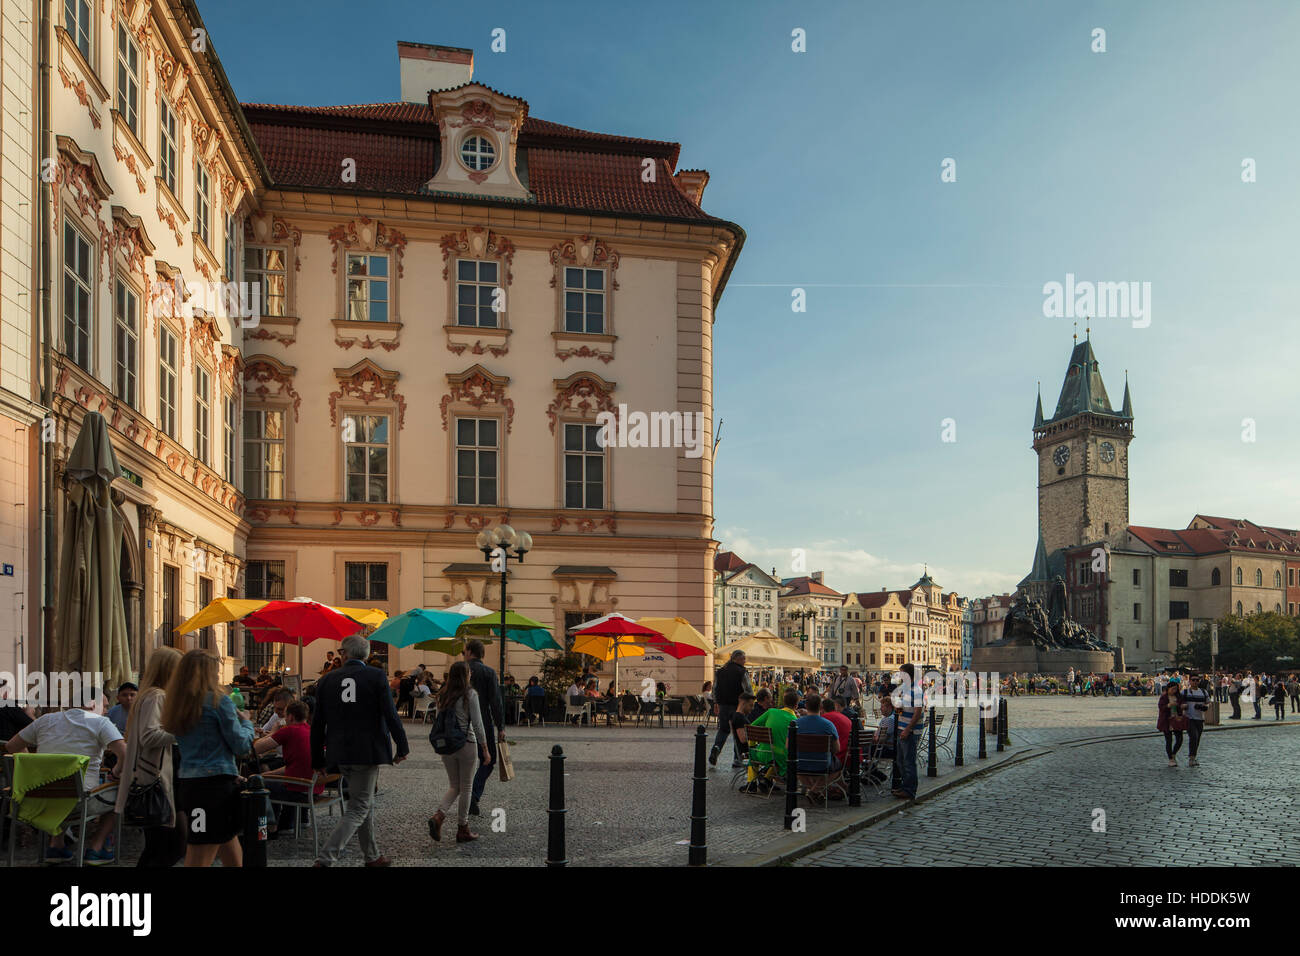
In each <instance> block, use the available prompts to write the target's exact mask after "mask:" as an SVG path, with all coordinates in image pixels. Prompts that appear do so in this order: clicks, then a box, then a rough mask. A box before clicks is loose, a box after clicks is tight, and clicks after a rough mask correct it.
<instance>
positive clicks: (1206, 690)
mask: <svg viewBox="0 0 1300 956" xmlns="http://www.w3.org/2000/svg"><path fill="white" fill-rule="evenodd" d="M1213 692H1214V691H1213V686H1212V685H1211V683H1210V682H1209V681H1208V680H1205V679H1202V680H1201V681H1200V682H1199V683H1197V682H1192V683H1190V685H1189V686H1188V688H1187V690H1185V691H1183V694H1182V696H1181V697H1180V698H1179V700H1180V702H1181V703H1182V705H1183V714H1184V715H1185V716H1186V717H1187V766H1189V767H1195V766H1198V761H1197V759H1196V754H1197V752H1198V751H1199V750H1200V749H1201V734H1202V733H1204V732H1205V712H1206V711H1207V710H1209V709H1210V696H1211V694H1213Z"/></svg>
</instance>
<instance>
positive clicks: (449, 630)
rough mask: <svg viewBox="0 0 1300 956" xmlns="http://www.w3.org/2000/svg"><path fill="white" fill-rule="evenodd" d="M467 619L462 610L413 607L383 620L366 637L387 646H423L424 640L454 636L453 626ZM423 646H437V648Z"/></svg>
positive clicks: (459, 624) (438, 639) (458, 625)
mask: <svg viewBox="0 0 1300 956" xmlns="http://www.w3.org/2000/svg"><path fill="white" fill-rule="evenodd" d="M467 620H468V618H467V617H466V616H465V615H464V614H456V613H453V612H451V611H435V610H431V609H429V608H423V607H415V608H411V610H409V611H407V612H406V613H404V614H398V615H395V616H394V617H390V618H389V619H388V620H386V621H384V623H382V624H380V625H379V627H378V628H376V629H375V632H374V633H373V634H371V635H370V639H371V640H372V641H381V642H383V643H384V644H387V645H388V646H389V647H410V646H411V645H412V644H414V645H416V646H419V647H423V645H424V644H426V643H430V642H435V641H440V640H441V641H447V640H449V639H452V638H454V637H455V635H456V628H458V627H460V626H461V625H462V624H464V623H465V621H467ZM424 649H426V650H437V649H438V648H424ZM444 653H445V652H444Z"/></svg>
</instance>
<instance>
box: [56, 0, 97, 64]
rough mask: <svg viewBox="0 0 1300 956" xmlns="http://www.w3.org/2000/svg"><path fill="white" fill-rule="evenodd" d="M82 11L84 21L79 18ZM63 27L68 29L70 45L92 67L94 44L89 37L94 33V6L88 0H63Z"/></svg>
mask: <svg viewBox="0 0 1300 956" xmlns="http://www.w3.org/2000/svg"><path fill="white" fill-rule="evenodd" d="M83 13H84V14H85V15H86V19H85V22H84V23H83V22H82V18H81V14H83ZM63 29H65V30H67V31H68V36H70V37H71V38H72V45H73V46H75V47H76V48H77V50H78V51H79V52H80V53H81V55H82V56H83V57H85V59H86V62H87V63H89V64H90V66H91V67H92V68H93V67H94V65H95V64H94V61H93V59H92V55H93V53H94V46H93V44H92V42H91V38H92V37H93V36H94V35H95V9H94V6H93V5H92V4H91V3H89V2H88V0H63ZM83 44H84V45H83Z"/></svg>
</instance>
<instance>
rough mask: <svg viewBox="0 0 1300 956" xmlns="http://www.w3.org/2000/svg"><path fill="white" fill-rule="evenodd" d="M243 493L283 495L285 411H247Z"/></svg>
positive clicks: (254, 495)
mask: <svg viewBox="0 0 1300 956" xmlns="http://www.w3.org/2000/svg"><path fill="white" fill-rule="evenodd" d="M244 494H245V495H246V496H247V497H249V498H269V499H275V500H278V499H280V498H283V497H284V412H282V411H278V410H275V409H265V408H250V409H247V410H245V412H244Z"/></svg>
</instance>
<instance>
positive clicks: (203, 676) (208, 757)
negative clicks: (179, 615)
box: [162, 650, 253, 866]
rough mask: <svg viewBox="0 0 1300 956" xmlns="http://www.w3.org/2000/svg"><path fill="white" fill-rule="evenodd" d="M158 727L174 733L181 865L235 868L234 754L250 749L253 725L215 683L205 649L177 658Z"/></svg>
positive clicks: (238, 859) (213, 662)
mask: <svg viewBox="0 0 1300 956" xmlns="http://www.w3.org/2000/svg"><path fill="white" fill-rule="evenodd" d="M162 726H163V729H164V730H166V731H167V732H168V733H171V734H173V735H174V736H175V737H176V744H177V746H178V747H179V748H180V753H181V763H180V767H179V768H178V769H177V771H176V777H177V782H176V805H177V808H178V809H179V811H180V812H181V813H183V814H185V823H186V829H187V832H188V836H189V839H188V846H187V848H186V851H185V865H186V866H211V865H212V861H213V859H215V858H216V857H217V856H218V855H220V857H221V865H222V866H240V865H242V863H243V852H242V850H241V848H240V845H239V831H240V829H241V826H240V820H239V788H238V785H237V777H238V768H237V767H236V764H235V758H236V757H239V756H242V755H243V754H246V753H248V752H249V751H250V750H251V749H252V747H253V725H252V724H251V723H250V722H249V720H248V717H247V715H245V714H242V713H240V712H239V711H237V710H236V709H235V705H234V704H233V703H232V702H231V700H230V698H229V697H227V696H226V695H225V694H224V693H222V691H221V689H220V688H219V687H218V686H217V659H216V658H215V657H214V656H212V655H211V654H210V653H208V652H207V651H202V650H194V651H190V652H189V653H188V654H186V655H185V656H184V657H182V658H181V662H180V663H179V664H178V665H177V666H176V671H175V673H174V674H172V678H171V681H170V682H169V683H168V685H167V698H166V702H165V704H164V705H163V715H162Z"/></svg>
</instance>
